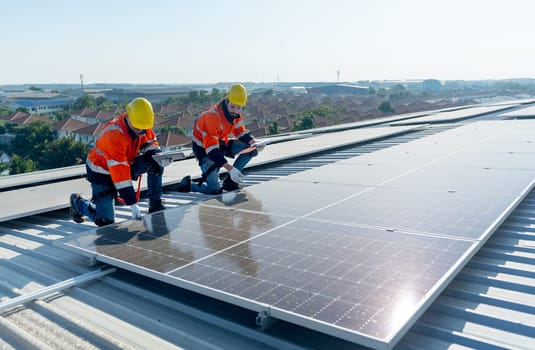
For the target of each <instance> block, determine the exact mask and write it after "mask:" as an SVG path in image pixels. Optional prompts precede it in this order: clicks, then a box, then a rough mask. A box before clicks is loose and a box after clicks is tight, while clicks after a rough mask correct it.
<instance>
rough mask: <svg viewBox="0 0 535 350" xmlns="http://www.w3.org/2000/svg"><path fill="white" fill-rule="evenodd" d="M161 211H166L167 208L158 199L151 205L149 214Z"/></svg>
mask: <svg viewBox="0 0 535 350" xmlns="http://www.w3.org/2000/svg"><path fill="white" fill-rule="evenodd" d="M161 210H165V206H164V205H163V202H162V200H161V199H158V200H157V201H154V202H150V203H149V214H150V213H155V212H157V211H161Z"/></svg>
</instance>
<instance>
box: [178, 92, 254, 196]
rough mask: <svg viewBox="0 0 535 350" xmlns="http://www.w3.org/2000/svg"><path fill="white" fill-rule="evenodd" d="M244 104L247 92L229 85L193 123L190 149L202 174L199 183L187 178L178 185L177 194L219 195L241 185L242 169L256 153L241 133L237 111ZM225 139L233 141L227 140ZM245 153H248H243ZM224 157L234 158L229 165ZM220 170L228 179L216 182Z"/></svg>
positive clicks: (243, 128) (246, 132)
mask: <svg viewBox="0 0 535 350" xmlns="http://www.w3.org/2000/svg"><path fill="white" fill-rule="evenodd" d="M246 103H247V91H246V89H245V87H244V86H243V85H242V84H236V85H233V86H232V87H231V88H230V90H229V91H228V93H227V97H225V98H223V99H222V100H221V101H219V103H217V104H216V105H214V106H211V107H209V108H208V109H206V110H205V111H204V112H202V113H201V114H200V116H199V117H198V118H197V119H196V120H195V122H194V125H193V137H192V141H193V142H192V149H193V152H194V154H195V157H196V158H197V161H198V163H199V166H200V168H201V171H202V178H201V180H200V181H201V182H200V183H197V182H192V181H191V177H190V176H186V177H184V178H183V179H182V180H181V181H180V183H179V184H178V191H179V192H190V191H193V192H202V193H206V194H219V193H221V192H222V190H225V191H233V190H236V189H238V188H240V185H239V184H241V183H242V182H243V177H244V175H243V173H242V171H243V169H244V168H245V166H246V165H247V163H249V161H250V160H251V159H252V157H254V156H256V155H257V154H258V151H259V150H260V149H257V148H256V147H253V148H251V145H253V144H254V143H255V142H256V141H255V139H254V138H253V137H252V136H251V135H250V134H249V132H248V131H247V130H246V129H245V125H244V123H243V119H242V116H241V114H240V112H241V109H242V108H243V106H245V104H246ZM229 135H232V136H234V137H235V139H232V140H229V138H228V137H229ZM247 150H249V151H250V152H246V151H247ZM225 156H227V157H230V158H234V157H236V156H237V158H236V160H235V161H234V164H233V165H231V164H230V163H229V162H228V161H227V160H226V158H225ZM221 167H223V168H225V169H226V170H227V171H228V174H229V175H228V176H227V177H226V178H225V180H224V181H223V183H221V182H220V181H219V170H220V168H221Z"/></svg>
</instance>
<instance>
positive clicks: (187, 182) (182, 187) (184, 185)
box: [177, 175, 191, 192]
mask: <svg viewBox="0 0 535 350" xmlns="http://www.w3.org/2000/svg"><path fill="white" fill-rule="evenodd" d="M177 191H178V192H189V191H191V176H189V175H188V176H184V177H183V178H182V180H180V182H179V183H178V185H177Z"/></svg>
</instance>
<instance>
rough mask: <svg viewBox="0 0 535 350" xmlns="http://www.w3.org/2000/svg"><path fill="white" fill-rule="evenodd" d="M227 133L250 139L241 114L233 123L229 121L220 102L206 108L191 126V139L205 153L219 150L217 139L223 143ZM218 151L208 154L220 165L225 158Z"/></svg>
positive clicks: (227, 135)
mask: <svg viewBox="0 0 535 350" xmlns="http://www.w3.org/2000/svg"><path fill="white" fill-rule="evenodd" d="M229 135H234V136H235V137H236V138H242V137H247V138H246V140H247V141H248V140H250V136H249V133H248V132H247V129H246V128H245V125H244V123H243V119H242V117H241V115H240V116H239V117H237V118H235V119H234V121H233V123H230V122H229V121H228V120H227V118H225V113H224V112H223V108H222V106H221V104H217V105H214V106H212V107H210V108H208V109H206V110H205V111H204V112H202V113H201V115H200V116H199V118H197V120H196V121H195V124H194V126H193V137H192V140H193V142H194V143H195V144H196V145H197V146H199V147H201V148H203V149H204V151H205V152H206V154H208V155H210V152H212V151H214V150H219V141H225V143H226V142H227V141H228V137H229ZM219 153H220V152H218V154H217V155H216V156H212V155H210V158H212V159H213V160H214V161H215V162H216V165H218V166H221V165H223V164H224V163H225V160H224V156H223V154H219ZM217 160H219V161H217ZM221 161H222V162H223V163H221ZM219 163H221V164H219Z"/></svg>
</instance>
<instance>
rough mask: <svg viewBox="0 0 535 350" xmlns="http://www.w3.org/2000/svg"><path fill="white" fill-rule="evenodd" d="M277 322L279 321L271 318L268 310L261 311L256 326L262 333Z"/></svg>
mask: <svg viewBox="0 0 535 350" xmlns="http://www.w3.org/2000/svg"><path fill="white" fill-rule="evenodd" d="M275 322H277V319H276V318H274V317H271V316H270V315H269V313H268V311H267V310H264V311H260V312H259V313H258V315H257V316H256V325H257V326H258V327H260V330H261V331H265V330H266V329H268V328H269V327H271V325H272V324H273V323H275Z"/></svg>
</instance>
